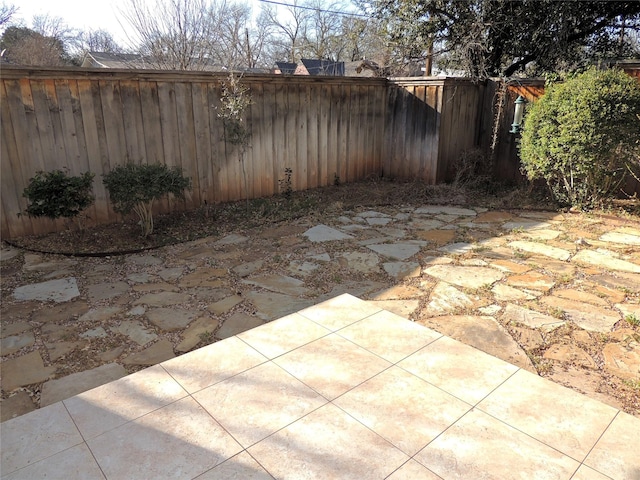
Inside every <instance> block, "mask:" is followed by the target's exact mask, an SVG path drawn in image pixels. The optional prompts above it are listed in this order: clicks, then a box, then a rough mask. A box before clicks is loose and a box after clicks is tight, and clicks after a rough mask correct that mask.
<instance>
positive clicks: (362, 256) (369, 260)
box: [339, 252, 380, 273]
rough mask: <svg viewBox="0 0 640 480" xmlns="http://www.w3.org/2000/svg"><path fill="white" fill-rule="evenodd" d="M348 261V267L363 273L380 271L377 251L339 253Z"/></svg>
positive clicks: (340, 256)
mask: <svg viewBox="0 0 640 480" xmlns="http://www.w3.org/2000/svg"><path fill="white" fill-rule="evenodd" d="M339 258H344V259H345V260H346V261H347V268H349V269H350V270H354V271H356V272H361V273H372V272H379V271H380V266H379V265H378V261H379V260H380V259H379V258H378V255H376V254H375V253H360V252H347V253H343V254H341V255H339Z"/></svg>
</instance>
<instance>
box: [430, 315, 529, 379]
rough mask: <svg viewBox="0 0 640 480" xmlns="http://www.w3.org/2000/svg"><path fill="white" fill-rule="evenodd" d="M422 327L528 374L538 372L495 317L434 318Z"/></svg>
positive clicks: (456, 316) (459, 316)
mask: <svg viewBox="0 0 640 480" xmlns="http://www.w3.org/2000/svg"><path fill="white" fill-rule="evenodd" d="M418 323H421V324H422V325H424V326H426V327H429V328H433V329H434V330H437V331H438V332H440V333H443V334H444V335H448V336H450V337H452V338H455V339H456V340H458V341H460V342H463V343H466V344H467V345H471V346H473V347H475V348H477V349H479V350H482V351H483V352H486V353H488V354H490V355H493V356H496V357H498V358H501V359H502V360H504V361H506V362H509V363H512V364H514V365H517V366H518V367H521V368H524V369H525V370H528V371H530V372H534V373H535V372H536V370H535V368H534V367H533V365H532V363H531V360H529V358H528V357H527V355H526V354H525V353H524V352H523V351H522V349H521V348H520V346H519V345H518V344H517V343H516V342H515V340H513V338H511V335H509V333H508V332H507V331H506V330H505V329H504V327H503V326H502V325H500V324H499V323H498V322H497V321H496V320H494V319H493V318H492V317H486V316H472V315H453V316H448V317H447V316H445V317H433V318H429V319H425V320H420V321H419V322H418Z"/></svg>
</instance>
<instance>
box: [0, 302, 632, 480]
mask: <svg viewBox="0 0 640 480" xmlns="http://www.w3.org/2000/svg"><path fill="white" fill-rule="evenodd" d="M0 429H1V430H0V434H1V437H0V441H1V451H2V463H1V474H2V479H5V478H6V479H18V478H23V479H30V480H32V479H38V478H60V479H65V480H67V479H82V480H89V479H94V478H95V479H102V478H108V479H157V478H171V479H178V478H185V479H191V478H198V479H202V480H204V479H231V478H234V479H268V478H278V479H285V478H286V479H303V478H304V479H312V478H318V479H383V478H390V479H393V480H399V479H438V478H443V479H458V478H466V479H480V478H482V479H512V478H522V479H527V480H529V479H554V480H556V479H575V480H578V479H580V480H586V479H606V478H613V479H620V480H627V479H640V453H639V450H638V448H639V447H638V440H639V439H640V419H638V418H635V417H632V416H630V415H627V414H625V413H623V412H621V411H619V410H617V409H615V408H613V407H610V406H608V405H605V404H603V403H600V402H597V401H595V400H592V399H589V398H587V397H586V396H584V395H580V394H578V393H576V392H574V391H572V390H569V389H567V388H564V387H562V386H559V385H557V384H554V383H552V382H550V381H547V380H544V379H542V378H540V377H538V376H536V375H533V374H531V373H529V372H527V371H524V370H521V369H519V368H518V367H516V366H514V365H511V364H509V363H506V362H504V361H502V360H499V359H497V358H495V357H492V356H490V355H487V354H485V353H483V352H480V351H479V350H476V349H474V348H472V347H469V346H467V345H464V344H462V343H460V342H457V341H455V340H452V339H450V338H448V337H445V336H442V335H440V334H439V333H436V332H435V331H433V330H430V329H428V328H425V327H422V326H420V325H417V324H415V323H413V322H410V321H408V320H405V319H403V318H402V317H399V316H397V315H395V314H392V313H389V312H387V311H384V310H380V309H379V308H378V307H375V306H372V305H371V304H368V303H366V302H364V301H361V300H359V299H357V298H355V297H352V296H350V295H342V296H340V297H336V298H334V299H332V300H329V301H327V302H324V303H322V304H319V305H316V306H314V307H310V308H308V309H305V310H302V311H300V312H298V313H294V314H292V315H289V316H287V317H284V318H281V319H279V320H276V321H274V322H271V323H268V324H266V325H264V326H261V327H258V328H255V329H253V330H249V331H246V332H244V333H241V334H239V335H237V336H235V337H231V338H228V339H226V340H223V341H220V342H218V343H215V344H212V345H209V346H207V347H204V348H201V349H199V350H196V351H194V352H191V353H188V354H185V355H183V356H180V357H177V358H174V359H172V360H169V361H166V362H164V363H161V364H159V365H156V366H153V367H151V368H148V369H146V370H143V371H140V372H138V373H135V374H133V375H129V376H127V377H124V378H122V379H120V380H117V381H115V382H112V383H109V384H106V385H103V386H101V387H98V388H96V389H94V390H90V391H88V392H85V393H83V394H80V395H77V396H75V397H72V398H69V399H67V400H64V401H63V402H59V403H56V404H53V405H51V406H48V407H45V408H42V409H39V410H36V411H34V412H32V413H29V414H27V415H24V416H21V417H18V418H16V419H13V420H9V421H7V422H5V423H3V424H2V425H1V426H0Z"/></svg>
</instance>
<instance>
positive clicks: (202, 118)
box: [191, 82, 215, 204]
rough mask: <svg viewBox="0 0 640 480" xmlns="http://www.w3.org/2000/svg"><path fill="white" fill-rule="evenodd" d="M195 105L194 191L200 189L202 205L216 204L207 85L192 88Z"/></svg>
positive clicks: (196, 85) (195, 85)
mask: <svg viewBox="0 0 640 480" xmlns="http://www.w3.org/2000/svg"><path fill="white" fill-rule="evenodd" d="M191 97H192V105H193V128H194V134H195V138H194V141H195V155H196V159H195V163H196V171H195V172H191V176H192V177H193V178H197V180H194V182H193V190H194V191H195V190H196V188H197V189H198V197H197V198H199V199H200V202H201V204H204V203H205V202H206V203H207V204H210V203H214V202H215V196H214V192H213V168H212V158H211V157H212V155H211V140H210V139H209V132H210V125H209V103H208V99H207V84H206V83H200V82H198V83H194V84H193V85H192V87H191Z"/></svg>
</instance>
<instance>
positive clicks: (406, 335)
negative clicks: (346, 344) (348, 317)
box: [338, 310, 442, 363]
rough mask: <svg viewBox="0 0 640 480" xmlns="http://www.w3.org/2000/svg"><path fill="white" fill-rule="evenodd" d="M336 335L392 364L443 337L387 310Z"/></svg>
mask: <svg viewBox="0 0 640 480" xmlns="http://www.w3.org/2000/svg"><path fill="white" fill-rule="evenodd" d="M338 334H339V335H340V336H342V337H345V338H346V339H348V340H351V341H352V342H353V343H357V344H358V345H360V346H361V347H363V348H366V349H367V350H369V351H370V352H373V353H375V354H376V355H379V356H381V357H382V358H384V359H385V360H388V361H390V362H392V363H396V362H399V361H400V360H402V359H403V358H405V357H408V356H409V355H411V354H412V353H415V352H416V351H418V350H420V349H421V348H422V347H424V346H425V345H428V344H430V343H431V342H433V341H434V340H437V339H438V338H440V337H441V336H442V334H440V333H438V332H435V331H433V330H431V329H429V328H426V327H423V326H422V325H418V324H416V323H414V322H411V321H409V320H407V319H405V318H402V317H400V316H398V315H396V314H394V313H391V312H387V311H386V310H383V311H382V312H378V313H375V314H373V315H371V316H370V317H367V318H365V319H364V320H360V321H359V322H356V323H354V324H352V325H349V326H348V327H346V328H343V329H342V330H340V331H339V332H338Z"/></svg>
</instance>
